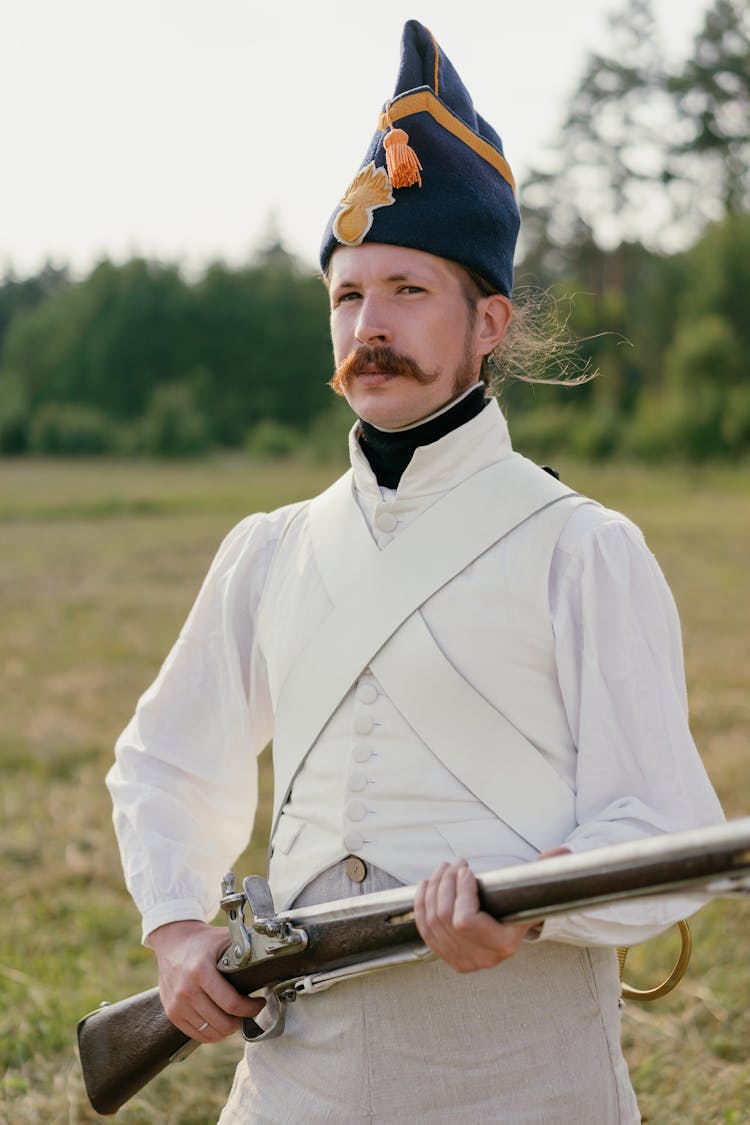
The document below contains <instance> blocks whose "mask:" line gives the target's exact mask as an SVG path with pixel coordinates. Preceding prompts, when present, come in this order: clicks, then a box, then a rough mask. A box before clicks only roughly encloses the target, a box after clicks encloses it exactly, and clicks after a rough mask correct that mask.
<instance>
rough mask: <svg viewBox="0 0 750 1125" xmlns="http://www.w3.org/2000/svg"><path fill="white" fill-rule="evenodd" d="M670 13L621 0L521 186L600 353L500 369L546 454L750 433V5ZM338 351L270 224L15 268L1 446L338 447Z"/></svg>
mask: <svg viewBox="0 0 750 1125" xmlns="http://www.w3.org/2000/svg"><path fill="white" fill-rule="evenodd" d="M657 31H658V29H657V27H656V24H655V21H654V19H653V14H652V9H651V4H650V0H626V2H625V3H624V6H623V7H622V8H621V9H620V10H619V11H618V12H616V13H615V15H614V16H613V18H612V27H611V43H610V49H609V50H608V51H607V53H603V54H599V55H593V56H591V58H589V59H588V60H587V63H586V66H585V68H584V72H583V74H582V77H581V80H580V82H579V84H578V86H577V88H576V90H575V91H574V93H573V96H572V98H571V101H570V104H569V107H568V112H567V115H566V118H565V121H564V125H563V128H562V129H561V131H560V135H559V143H558V144H557V145H556V146H553V147H551V148H550V150H549V152H548V154H547V157H546V163H545V166H544V167H540V168H537V169H534V170H533V172H532V174H531V175H530V176H529V178H528V182H527V183H526V184H525V185H523V186H522V199H523V228H522V229H523V231H524V235H523V241H522V246H521V262H520V265H519V267H518V269H517V275H516V276H517V283H518V290H519V293H520V296H521V299H522V298H523V291H524V289H525V288H526V287H527V286H532V287H542V288H543V289H548V290H550V291H551V292H552V293H553V294H554V296H555V298H556V300H557V303H558V308H559V309H561V310H562V311H563V316H564V318H565V319H566V321H567V329H568V330H569V331H570V333H572V335H573V336H574V337H575V338H576V339H577V344H576V352H577V357H578V360H579V366H580V365H582V364H588V367H589V369H590V370H591V371H597V372H599V377H598V378H596V379H593V380H592V381H590V382H589V383H586V384H584V385H582V386H578V387H576V388H572V387H564V386H545V387H541V386H534V387H529V386H528V385H526V384H521V383H514V382H512V381H506V382H505V383H504V384H503V385H502V388H501V398H502V400H503V403H504V406H505V408H506V410H507V411H508V413H509V414H510V416H511V421H512V429H513V432H514V436H515V438H516V443H517V445H519V446H520V447H521V448H523V449H524V450H525V451H528V452H529V453H530V454H531V455H539V456H545V457H550V456H552V455H553V454H554V453H556V452H561V451H570V452H573V453H575V454H576V455H579V456H585V457H607V456H612V455H615V454H618V453H623V452H624V453H627V454H629V455H634V456H639V457H652V458H658V457H674V456H681V457H685V458H692V459H701V458H707V457H737V456H741V455H743V454H746V453H747V451H748V449H749V448H750V379H748V374H749V372H748V367H749V366H750V364H749V362H748V358H747V357H748V355H750V317H748V315H747V311H746V306H747V298H746V294H747V293H748V292H750V174H749V173H748V168H749V167H750V159H749V158H750V9H748V6H747V4H746V2H745V0H714V3H713V4H712V6H711V7H709V8H708V9H707V11H706V14H705V18H704V23H703V26H702V28H701V30H700V32H699V34H698V35H697V37H696V39H695V42H694V44H693V48H692V51H691V54H690V57H689V58H688V59H686V60H684V61H682V62H681V63H679V64H667V62H666V61H665V58H664V53H663V51H661V49H660V48H659V45H658V34H657ZM331 371H332V356H331V348H330V341H329V338H328V324H327V299H326V293H325V289H324V287H323V285H322V284H321V282H320V279H319V278H317V277H316V276H314V274H313V273H312V272H311V271H310V270H309V269H305V268H302V267H301V266H300V265H299V263H297V262H296V261H295V260H294V259H293V258H292V257H291V256H290V255H289V254H288V253H286V251H285V250H284V249H283V247H282V246H281V245H279V244H278V243H277V242H276V243H273V244H272V245H270V246H269V247H267V248H266V249H265V250H264V251H263V252H262V253H260V254H258V256H257V257H256V259H255V260H254V261H253V262H252V263H251V264H249V265H247V266H246V267H243V268H239V269H233V268H230V267H228V266H227V265H225V264H223V263H220V262H217V263H214V264H213V265H211V266H210V267H209V268H208V269H207V270H206V271H205V272H204V273H203V274H202V275H201V276H200V277H198V278H194V279H188V278H186V277H185V276H184V275H183V273H182V272H181V270H180V269H179V267H178V266H176V265H168V264H163V263H156V262H150V261H145V260H142V259H134V260H131V261H129V262H126V263H123V264H115V263H113V262H109V261H102V262H100V263H99V264H98V265H96V266H95V267H94V268H93V269H92V271H91V272H90V273H89V275H88V276H87V277H85V278H83V279H80V280H74V279H72V278H71V277H70V275H69V273H68V271H67V270H66V269H65V268H54V267H52V266H46V267H45V268H44V269H43V270H42V271H40V272H39V274H37V275H36V276H34V277H29V278H25V279H19V278H17V277H15V276H13V275H12V274H9V275H6V277H5V278H4V279H3V280H2V281H1V282H0V452H2V453H6V454H22V453H29V454H66V455H74V454H103V453H111V452H115V453H118V454H121V455H130V454H156V455H166V456H169V455H172V456H180V455H190V454H197V453H200V452H202V451H204V450H206V449H209V448H211V447H216V446H222V447H238V446H243V445H244V446H248V447H249V448H250V449H251V450H254V451H256V452H258V453H261V454H263V453H265V454H268V453H285V452H289V451H291V450H292V449H294V448H297V447H298V446H299V445H300V443H306V444H308V445H312V446H314V447H315V448H316V449H317V450H318V451H320V452H322V453H325V452H327V451H334V450H335V451H336V452H339V451H340V448H341V437H342V435H343V431H344V429H345V428H346V426H347V425H348V421H349V418H348V412H347V411H346V410H345V409H342V405H341V403H339V402H338V401H335V400H333V396H332V394H331V392H330V390H329V389H328V388H327V386H326V383H327V381H328V379H329V378H330V375H331ZM542 374H544V372H543V373H542Z"/></svg>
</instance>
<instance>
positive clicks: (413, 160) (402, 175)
mask: <svg viewBox="0 0 750 1125" xmlns="http://www.w3.org/2000/svg"><path fill="white" fill-rule="evenodd" d="M383 144H384V145H385V163H386V167H387V169H388V179H389V180H390V181H391V185H392V186H393V187H395V188H402V187H412V185H413V184H418V185H419V187H421V186H422V177H421V176H420V174H419V173H420V172H421V170H422V165H421V164H420V163H419V158H418V156H417V154H416V152H415V151H414V149H413V148H410V147H409V137H408V134H406V133H405V132H404V130H403V129H394V128H393V126H392V125H391V131H390V133H387V134H386V136H385V139H384V141H383Z"/></svg>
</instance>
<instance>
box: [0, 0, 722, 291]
mask: <svg viewBox="0 0 750 1125" xmlns="http://www.w3.org/2000/svg"><path fill="white" fill-rule="evenodd" d="M623 4H624V0H571V2H569V3H567V4H563V3H561V2H560V0H514V2H513V3H508V2H507V0H492V2H489V3H471V2H466V3H457V2H456V0H453V2H452V3H448V2H447V0H412V2H411V3H409V4H405V3H403V2H402V0H379V3H377V4H366V3H347V4H345V3H335V2H332V0H310V2H309V3H294V2H292V0H286V2H285V3H279V2H274V0H264V2H263V3H259V2H258V0H214V2H213V3H209V2H208V0H204V2H202V3H199V2H198V0H127V2H123V0H0V105H1V106H2V126H1V127H2V148H1V149H0V153H1V155H0V161H1V163H0V272H2V271H3V270H4V269H5V268H7V267H8V266H10V265H12V266H13V267H14V268H15V270H16V271H17V272H18V273H20V274H22V275H23V274H26V273H29V272H32V271H34V270H36V269H38V268H39V266H40V265H41V264H42V263H43V261H44V260H45V259H46V258H48V257H50V258H52V260H53V261H55V263H56V264H61V263H62V262H68V263H69V264H71V265H72V266H73V267H74V269H75V270H76V271H77V272H79V273H82V272H86V271H87V270H88V269H89V268H90V267H91V265H92V264H93V263H94V262H95V261H96V260H97V259H98V258H101V257H103V256H107V257H110V258H112V259H114V260H116V261H123V260H125V259H127V258H128V257H131V256H133V255H136V254H139V255H144V256H147V257H151V258H158V259H161V260H167V261H179V262H182V263H185V264H186V265H187V266H189V267H191V268H193V269H195V268H200V267H202V266H203V265H205V264H206V263H207V262H209V261H211V260H213V259H216V258H222V259H224V260H225V261H228V262H230V263H231V264H234V265H237V264H240V263H242V262H244V261H246V260H247V259H248V257H249V256H250V255H251V254H252V252H253V250H254V248H255V247H256V246H257V245H258V243H259V241H262V240H263V236H264V231H266V230H267V228H268V223H269V217H270V216H271V215H273V216H274V217H275V221H276V223H277V226H278V229H279V232H280V234H281V237H282V239H283V241H284V243H285V244H286V245H287V247H288V248H289V249H290V250H292V251H293V252H294V253H296V254H298V255H299V256H300V257H301V258H302V259H303V260H305V261H307V262H309V263H310V264H311V265H312V264H314V263H315V262H316V259H317V247H318V243H319V240H320V236H321V234H322V230H323V227H324V224H325V222H326V219H327V217H328V214H329V213H330V211H331V210H332V209H333V207H334V206H335V204H336V202H337V201H338V199H339V197H340V195H341V194H342V192H343V191H344V189H345V188H346V186H347V184H348V183H349V181H350V180H351V178H352V175H353V174H354V172H355V171H356V169H357V167H358V166H359V163H360V160H361V157H362V155H363V153H364V151H365V148H366V147H367V143H368V141H369V139H370V137H371V135H372V132H373V131H374V128H375V122H376V119H377V115H378V113H379V111H380V108H381V105H382V103H383V102H384V101H385V100H386V99H387V98H388V97H389V96H390V95H391V93H392V91H393V84H394V80H395V77H396V71H397V67H398V57H399V44H400V35H401V28H402V26H403V23H404V21H405V20H406V19H408V18H416V19H419V20H421V21H422V22H423V23H425V24H426V25H427V26H428V27H429V28H430V29H431V30H432V32H433V33H434V35H435V37H436V38H437V40H438V42H439V43H440V44H441V46H442V47H443V48H444V50H445V51H446V53H447V54H448V56H449V57H450V58H451V60H452V61H453V63H454V64H455V65H456V67H457V69H458V70H459V73H460V74H461V76H462V78H463V79H464V82H465V83H466V85H467V86H468V88H469V90H470V92H471V94H472V96H473V99H474V103H475V105H476V107H477V109H478V111H479V112H480V113H481V114H482V116H484V117H485V118H487V119H488V120H489V121H491V122H492V124H493V125H494V126H495V127H496V128H497V130H498V132H499V133H500V135H501V137H502V138H503V143H504V147H505V152H506V156H507V157H508V159H509V161H510V164H511V166H512V168H513V170H514V172H515V175H516V179H517V180H518V181H519V186H520V189H521V192H522V191H523V178H524V173H525V171H526V170H527V169H528V168H529V167H530V166H531V165H532V164H533V163H534V162H535V161H538V160H539V159H540V157H542V156H543V153H544V150H545V146H546V145H547V144H548V143H549V142H550V140H551V139H552V138H554V136H555V134H556V131H557V129H558V127H559V125H560V122H561V120H562V118H563V116H564V112H565V109H566V106H567V102H568V98H569V96H570V94H571V92H572V90H573V88H574V86H575V84H576V82H577V80H578V78H579V77H580V74H581V71H582V67H583V63H584V60H585V58H586V55H587V53H588V52H589V51H590V50H592V49H602V48H604V47H605V45H606V26H607V15H608V13H610V12H611V11H612V9H613V7H614V8H616V9H618V8H620V7H621V6H622V5H623ZM707 7H708V0H654V8H655V11H656V14H657V17H658V19H659V22H660V25H661V29H662V35H663V39H664V42H665V43H666V45H667V50H668V53H669V54H671V55H677V56H680V55H682V54H683V52H687V51H688V50H689V46H690V43H691V41H692V38H693V36H694V35H695V34H696V32H697V31H698V30H699V28H700V25H701V23H702V16H703V13H704V12H705V10H706V8H707Z"/></svg>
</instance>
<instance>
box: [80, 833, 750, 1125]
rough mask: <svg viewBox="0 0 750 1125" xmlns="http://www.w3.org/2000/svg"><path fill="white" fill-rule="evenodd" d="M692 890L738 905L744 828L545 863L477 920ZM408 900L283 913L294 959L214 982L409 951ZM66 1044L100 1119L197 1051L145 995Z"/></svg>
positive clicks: (83, 1026) (745, 852)
mask: <svg viewBox="0 0 750 1125" xmlns="http://www.w3.org/2000/svg"><path fill="white" fill-rule="evenodd" d="M248 882H249V881H246V886H247V883H248ZM256 882H257V880H256ZM696 889H702V890H704V891H705V892H706V893H707V894H709V895H714V896H717V897H719V896H725V895H733V894H742V893H747V891H748V890H749V889H750V817H748V818H745V819H743V820H737V821H734V822H731V823H729V824H725V825H719V826H717V827H713V828H704V829H695V830H692V831H689V832H679V833H674V834H672V835H665V836H660V837H654V838H651V839H648V840H640V841H637V842H636V843H631V844H616V845H613V846H612V847H607V848H600V849H597V850H595V851H590V852H585V853H582V854H580V855H563V856H554V857H551V858H548V859H541V860H538V861H536V862H533V863H525V864H518V865H516V866H513V867H505V868H502V869H500V870H498V871H493V872H488V873H485V874H483V875H481V876H480V877H479V894H480V902H481V904H482V908H483V909H484V910H486V911H487V912H488V913H490V914H492V915H493V916H494V917H495V918H499V919H502V920H503V921H508V922H510V921H528V922H532V921H542V920H543V919H544V918H547V917H550V916H551V915H554V914H561V913H572V912H574V911H576V910H581V909H584V908H585V907H588V906H592V905H602V904H605V903H609V902H617V901H620V900H622V899H627V898H642V897H646V896H652V895H659V894H675V893H678V892H680V891H686V890H696ZM415 892H416V887H397V888H395V889H393V890H389V891H381V892H379V893H376V894H370V895H360V896H358V897H356V898H352V899H343V900H341V901H339V902H333V903H324V904H322V905H320V906H313V907H303V908H300V909H298V910H295V909H291V910H289V911H285V912H284V913H282V914H278V915H276V916H275V917H274V919H272V921H273V922H274V923H276V922H280V923H282V924H289V925H291V926H293V927H295V928H297V929H298V930H302V931H304V934H305V935H306V941H305V943H304V945H303V946H302V947H300V946H296V947H295V948H294V949H293V951H291V952H284V953H283V954H282V955H279V952H278V951H276V952H275V953H272V954H269V955H268V956H262V957H260V958H259V959H257V960H253V961H252V963H250V964H248V965H247V966H246V967H244V968H240V969H237V970H232V969H231V968H230V969H229V970H226V969H225V967H223V966H222V960H223V957H222V959H220V961H219V968H221V969H222V971H223V972H226V976H227V979H228V980H230V981H231V982H232V984H234V986H235V987H236V988H237V989H238V990H239V991H240V992H243V993H245V994H249V993H252V992H256V991H258V990H260V989H262V988H266V987H276V986H281V985H283V984H284V983H285V982H294V981H299V980H302V979H304V978H306V977H308V976H309V975H310V974H315V973H320V972H324V971H327V970H331V969H335V968H340V967H344V966H354V965H362V966H365V965H366V964H367V963H369V962H371V961H372V960H373V959H375V958H378V957H383V956H385V955H387V954H389V953H393V952H394V951H397V950H399V949H401V948H403V947H405V946H413V944H414V943H415V942H418V941H419V935H418V933H417V929H416V925H415V923H414V915H413V905H414V895H415ZM234 897H235V898H237V897H240V898H241V897H242V896H234ZM263 921H264V924H266V923H267V922H268V919H264V920H263ZM259 924H260V923H259ZM251 929H252V928H251ZM262 932H264V933H265V932H266V931H262ZM78 1044H79V1053H80V1059H81V1068H82V1071H83V1077H84V1082H85V1086H86V1092H87V1094H88V1097H89V1100H90V1102H91V1105H92V1106H93V1108H94V1109H95V1110H96V1112H97V1113H100V1114H103V1115H106V1114H111V1113H116V1112H117V1110H118V1109H119V1108H120V1106H122V1105H124V1103H125V1102H126V1101H128V1099H129V1098H131V1097H133V1095H134V1094H136V1093H137V1092H138V1090H140V1089H141V1088H142V1087H143V1086H145V1085H146V1083H147V1082H149V1081H150V1080H151V1079H152V1078H154V1077H155V1076H156V1075H157V1074H159V1072H160V1071H162V1070H163V1069H164V1068H165V1067H166V1066H167V1065H168V1064H169V1063H170V1062H173V1061H177V1060H178V1059H180V1058H183V1057H185V1055H186V1054H188V1053H189V1052H190V1051H192V1050H193V1049H194V1048H196V1047H197V1046H198V1043H197V1042H195V1041H194V1040H191V1039H189V1038H188V1037H187V1036H186V1035H185V1034H184V1033H183V1032H181V1031H180V1030H179V1029H178V1028H176V1027H175V1026H174V1025H173V1024H172V1023H171V1022H170V1020H169V1019H168V1017H167V1015H166V1013H165V1011H164V1009H163V1007H162V1004H161V1000H160V998H159V991H158V989H156V988H154V989H151V990H149V991H147V992H141V993H139V994H138V995H136V996H131V997H129V998H128V999H127V1000H121V1001H119V1002H118V1003H116V1004H108V1005H105V1006H102V1007H101V1008H98V1009H97V1010H96V1011H94V1012H92V1013H91V1014H90V1015H88V1016H86V1017H84V1019H82V1020H81V1022H80V1023H79V1025H78ZM259 1049H260V1048H259Z"/></svg>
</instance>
